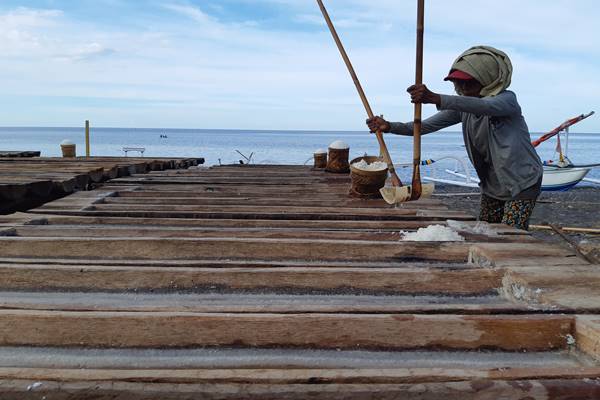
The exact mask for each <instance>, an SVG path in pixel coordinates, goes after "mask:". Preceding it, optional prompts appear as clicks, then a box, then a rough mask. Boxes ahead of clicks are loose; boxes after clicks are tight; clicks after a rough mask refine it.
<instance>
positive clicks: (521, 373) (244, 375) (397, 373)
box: [0, 367, 600, 389]
mask: <svg viewBox="0 0 600 400" xmlns="http://www.w3.org/2000/svg"><path fill="white" fill-rule="evenodd" d="M594 374H595V375H594ZM598 374H600V368H594V367H588V368H566V369H565V368H561V369H558V368H552V367H548V368H532V369H521V368H505V369H503V370H501V371H499V370H498V369H487V370H485V369H484V370H480V369H475V368H473V369H460V368H458V369H452V370H445V369H441V368H394V369H392V368H385V369H384V368H378V369H368V368H361V369H341V368H340V369H316V368H311V369H286V370H272V369H213V370H206V369H188V370H182V369H176V370H167V369H137V370H131V369H66V368H63V369H48V368H10V367H3V368H0V380H3V381H4V380H12V379H28V380H32V381H42V382H47V381H65V382H69V381H70V382H76V381H80V382H94V383H98V382H106V381H108V382H154V383H171V384H201V383H210V384H219V383H220V384H226V383H230V384H234V383H237V384H268V385H281V384H289V385H301V384H313V385H318V384H319V383H320V384H346V385H349V384H403V383H404V384H408V383H410V384H423V383H433V382H446V383H448V382H469V381H474V380H476V381H482V380H490V381H493V380H498V381H500V380H502V381H518V380H530V379H531V380H538V379H563V380H566V379H588V380H589V379H596V378H597V376H598ZM515 386H516V385H515ZM476 387H477V385H474V387H473V389H475V388H476ZM523 389H524V388H523Z"/></svg>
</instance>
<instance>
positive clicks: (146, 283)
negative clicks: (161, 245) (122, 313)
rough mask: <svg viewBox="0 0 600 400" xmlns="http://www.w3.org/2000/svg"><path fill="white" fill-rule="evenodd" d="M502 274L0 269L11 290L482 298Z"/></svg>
mask: <svg viewBox="0 0 600 400" xmlns="http://www.w3.org/2000/svg"><path fill="white" fill-rule="evenodd" d="M501 278H502V274H501V273H500V272H498V271H492V270H481V269H468V268H455V269H452V268H449V267H446V268H441V267H440V268H426V267H410V266H408V267H403V268H393V267H391V268H377V267H372V268H360V267H354V268H351V267H344V266H339V267H335V266H330V267H318V266H304V267H302V266H288V267H271V268H266V267H262V268H261V267H257V266H248V267H243V266H240V267H235V266H231V265H229V266H228V265H227V264H225V265H223V266H222V267H221V268H206V267H204V268H202V267H190V266H188V267H185V266H180V267H176V266H165V265H163V266H145V267H142V266H106V265H104V266H102V265H99V266H94V265H89V264H84V263H80V264H75V265H52V264H41V265H36V264H33V265H28V264H25V265H23V264H21V265H20V264H11V263H8V264H0V288H3V289H9V290H36V289H37V290H57V289H69V290H78V289H82V288H87V289H90V290H110V291H113V290H131V289H137V290H193V289H198V288H209V287H214V288H221V289H224V290H265V289H270V290H284V289H285V290H292V291H334V290H343V291H344V292H349V293H356V292H360V291H368V292H379V293H411V294H439V295H444V294H446V295H449V294H452V295H481V294H487V293H491V292H493V291H494V290H495V289H496V288H499V287H500V286H501Z"/></svg>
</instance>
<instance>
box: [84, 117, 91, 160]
mask: <svg viewBox="0 0 600 400" xmlns="http://www.w3.org/2000/svg"><path fill="white" fill-rule="evenodd" d="M85 156H86V157H89V156H90V121H88V120H87V119H86V120H85Z"/></svg>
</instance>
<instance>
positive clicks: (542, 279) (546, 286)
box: [503, 265, 600, 313]
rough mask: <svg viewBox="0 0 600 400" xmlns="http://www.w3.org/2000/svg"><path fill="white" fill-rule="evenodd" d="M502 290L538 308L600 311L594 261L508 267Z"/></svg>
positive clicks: (599, 276)
mask: <svg viewBox="0 0 600 400" xmlns="http://www.w3.org/2000/svg"><path fill="white" fill-rule="evenodd" d="M503 288H504V293H505V294H506V295H507V296H508V297H510V298H513V299H515V300H519V301H525V302H528V303H530V304H532V305H538V306H539V307H540V308H552V309H556V308H558V309H561V310H568V311H571V312H586V313H589V312H594V313H600V274H599V273H598V267H597V266H593V265H573V266H559V267H556V266H551V265H547V266H540V267H519V268H508V269H507V271H506V274H505V276H504V278H503Z"/></svg>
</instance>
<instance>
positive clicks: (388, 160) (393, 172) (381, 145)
mask: <svg viewBox="0 0 600 400" xmlns="http://www.w3.org/2000/svg"><path fill="white" fill-rule="evenodd" d="M317 3H318V4H319V8H320V9H321V13H322V14H323V17H324V18H325V22H327V26H328V27H329V31H330V32H331V35H332V36H333V40H334V41H335V44H336V45H337V48H338V50H339V51H340V54H341V55H342V58H343V59H344V63H345V64H346V67H347V68H348V72H349V73H350V76H351V77H352V81H353V82H354V86H356V90H357V91H358V95H359V96H360V100H361V101H362V103H363V106H364V107H365V110H366V111H367V115H368V116H369V118H373V117H374V115H373V110H372V109H371V106H370V105H369V101H368V100H367V96H366V95H365V91H364V90H363V88H362V86H361V84H360V81H359V80H358V76H357V75H356V72H355V71H354V67H353V66H352V63H351V62H350V58H348V54H347V53H346V50H345V49H344V45H343V44H342V41H341V40H340V37H339V36H338V34H337V32H336V30H335V27H334V26H333V22H331V18H329V13H328V12H327V9H325V6H324V5H323V1H322V0H317ZM375 136H376V137H377V141H378V142H379V149H380V151H381V155H382V156H383V159H384V160H385V162H386V163H387V166H388V171H389V173H390V179H391V182H392V185H393V186H402V181H400V178H399V177H398V175H397V174H396V170H395V168H394V164H393V163H392V159H391V157H390V153H389V152H388V150H387V146H386V145H385V141H384V140H383V133H382V132H381V131H380V130H377V132H375Z"/></svg>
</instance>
